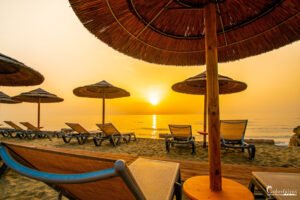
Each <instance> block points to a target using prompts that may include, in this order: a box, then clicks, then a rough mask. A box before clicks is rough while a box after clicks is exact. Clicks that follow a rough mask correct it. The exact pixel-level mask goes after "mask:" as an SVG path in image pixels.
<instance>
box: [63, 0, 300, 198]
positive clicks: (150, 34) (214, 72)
mask: <svg viewBox="0 0 300 200" xmlns="http://www.w3.org/2000/svg"><path fill="white" fill-rule="evenodd" d="M69 2H70V4H71V7H72V8H73V10H74V12H75V13H76V15H77V16H78V18H79V19H80V21H81V22H82V24H83V25H84V26H85V27H86V28H87V29H88V30H89V31H90V32H91V33H92V34H94V35H95V36H96V37H97V38H99V39H100V40H102V41H103V42H105V43H107V44H108V45H109V46H111V47H112V48H114V49H116V50H117V51H119V52H122V53H124V54H126V55H129V56H131V57H134V58H138V59H142V60H145V61H147V62H152V63H158V64H166V65H199V64H204V63H205V64H206V70H207V98H208V122H209V123H208V125H209V127H208V132H209V137H210V140H209V149H208V151H209V166H210V168H209V180H210V181H209V182H210V183H209V184H210V190H211V192H212V193H213V194H212V195H216V193H215V192H217V191H223V190H222V170H221V157H220V113H219V84H218V62H227V61H233V60H238V59H241V58H246V57H249V56H254V55H258V54H261V53H264V52H268V51H271V50H273V49H277V48H279V47H282V46H284V45H287V44H289V43H292V42H294V41H297V40H299V39H300V1H299V0H272V1H270V0H260V1H251V2H250V1H248V0H152V1H145V0H135V1H133V0H130V1H129V0H114V1H112V0H69ZM228 193H230V194H231V193H232V192H230V191H229V192H228ZM207 195H208V196H209V195H211V194H210V193H207Z"/></svg>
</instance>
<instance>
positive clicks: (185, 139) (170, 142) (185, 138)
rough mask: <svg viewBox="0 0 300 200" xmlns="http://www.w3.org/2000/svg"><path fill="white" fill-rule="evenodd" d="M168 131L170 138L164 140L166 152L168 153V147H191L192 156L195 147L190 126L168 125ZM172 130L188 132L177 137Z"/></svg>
mask: <svg viewBox="0 0 300 200" xmlns="http://www.w3.org/2000/svg"><path fill="white" fill-rule="evenodd" d="M169 129H170V133H171V137H168V138H166V140H165V144H166V150H167V152H170V146H174V145H176V144H184V145H191V146H192V154H195V153H196V145H195V138H194V137H193V134H192V126H191V125H175V124H169ZM174 129H185V130H188V131H189V134H188V135H181V136H180V135H178V134H176V133H175V132H174Z"/></svg>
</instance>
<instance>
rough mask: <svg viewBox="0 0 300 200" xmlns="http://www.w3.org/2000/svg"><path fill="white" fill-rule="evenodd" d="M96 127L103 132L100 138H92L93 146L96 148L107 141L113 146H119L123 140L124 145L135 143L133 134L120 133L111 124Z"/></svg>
mask: <svg viewBox="0 0 300 200" xmlns="http://www.w3.org/2000/svg"><path fill="white" fill-rule="evenodd" d="M96 125H97V126H98V127H99V128H100V130H101V131H102V132H103V136H102V138H94V144H95V145H96V146H101V143H102V142H103V141H104V140H109V141H110V142H111V144H113V146H116V145H119V144H120V141H121V140H124V141H125V142H126V143H128V142H130V141H132V140H133V141H136V136H135V133H133V132H130V133H121V132H120V131H118V129H117V128H116V127H115V126H114V125H113V124H112V123H106V124H96Z"/></svg>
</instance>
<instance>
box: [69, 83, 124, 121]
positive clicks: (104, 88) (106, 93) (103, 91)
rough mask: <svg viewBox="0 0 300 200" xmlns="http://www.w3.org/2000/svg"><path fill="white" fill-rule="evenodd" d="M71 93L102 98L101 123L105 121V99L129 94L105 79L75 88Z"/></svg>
mask: <svg viewBox="0 0 300 200" xmlns="http://www.w3.org/2000/svg"><path fill="white" fill-rule="evenodd" d="M73 93H74V94H75V95H76V96H79V97H89V98H100V99H102V124H104V123H105V99H115V98H121V97H128V96H130V93H129V92H127V91H126V90H124V89H121V88H118V87H115V86H113V85H112V84H110V83H108V82H106V81H105V80H103V81H100V82H99V83H95V84H92V85H86V86H82V87H78V88H75V89H74V90H73Z"/></svg>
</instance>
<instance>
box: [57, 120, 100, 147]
mask: <svg viewBox="0 0 300 200" xmlns="http://www.w3.org/2000/svg"><path fill="white" fill-rule="evenodd" d="M65 124H66V125H67V126H69V127H70V128H71V129H72V130H73V132H71V133H62V135H61V137H62V139H63V141H64V142H65V143H70V142H71V140H72V138H76V140H77V142H78V144H80V145H82V144H85V143H86V142H87V140H88V139H89V138H90V137H92V136H94V135H101V134H102V133H100V132H99V133H96V134H93V133H90V132H89V131H88V130H86V129H85V128H84V127H83V126H81V125H80V124H79V123H69V122H67V123H65Z"/></svg>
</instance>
